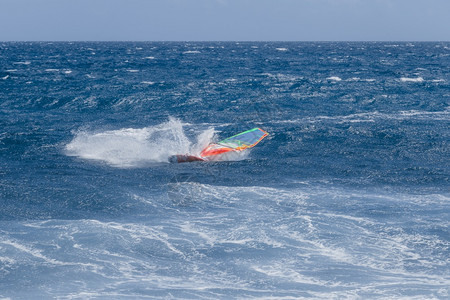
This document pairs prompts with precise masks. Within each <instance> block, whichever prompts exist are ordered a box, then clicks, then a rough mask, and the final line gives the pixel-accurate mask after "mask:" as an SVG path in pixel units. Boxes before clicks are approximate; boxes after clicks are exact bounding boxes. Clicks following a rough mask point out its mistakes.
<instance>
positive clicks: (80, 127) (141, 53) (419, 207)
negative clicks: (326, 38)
mask: <svg viewBox="0 0 450 300" xmlns="http://www.w3.org/2000/svg"><path fill="white" fill-rule="evenodd" d="M449 100H450V43H231V42H222V43H220V42H218V43H131V42H129V43H0V297H5V298H11V299H33V298H36V299H41V298H59V299H74V298H75V299H78V298H94V299H115V298H129V299H135V298H152V299H153V298H164V299H166V298H181V299H199V298H208V299H209V298H220V299H230V298H258V299H259V298H270V299H279V298H280V299H281V298H283V299H293V298H296V299H298V298H300V299H301V298H316V299H331V298H335V299H342V298H345V299H366V298H383V299H386V298H390V299H402V298H403V299H423V298H427V299H448V297H450V289H449V286H450V258H449V257H450V230H449V226H450V195H449V176H450V175H449V174H450V166H449V161H450V155H449V153H450V148H449V141H450V109H449ZM253 127H261V128H263V129H264V130H266V131H268V132H269V133H270V135H269V136H268V137H267V138H266V139H265V140H263V141H262V142H261V143H260V144H259V145H258V146H257V147H255V148H253V149H252V150H251V151H248V152H246V153H242V155H240V156H239V157H235V158H233V159H230V160H227V161H220V162H212V163H197V162H196V163H189V164H170V163H168V157H169V156H170V155H173V154H185V153H193V154H195V153H198V152H199V151H200V150H201V148H202V147H203V146H205V145H207V144H208V143H209V142H211V141H217V140H220V139H223V138H226V137H228V136H230V135H233V134H236V133H238V132H241V131H244V130H247V129H250V128H253Z"/></svg>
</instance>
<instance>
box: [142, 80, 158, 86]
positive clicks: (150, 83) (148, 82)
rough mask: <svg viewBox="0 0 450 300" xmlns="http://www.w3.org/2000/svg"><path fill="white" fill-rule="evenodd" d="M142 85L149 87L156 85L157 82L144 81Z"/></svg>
mask: <svg viewBox="0 0 450 300" xmlns="http://www.w3.org/2000/svg"><path fill="white" fill-rule="evenodd" d="M141 83H143V84H148V85H154V84H155V82H153V81H142V82H141Z"/></svg>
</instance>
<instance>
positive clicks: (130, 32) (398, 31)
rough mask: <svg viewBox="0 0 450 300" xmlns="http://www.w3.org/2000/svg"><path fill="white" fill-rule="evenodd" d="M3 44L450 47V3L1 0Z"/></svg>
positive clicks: (377, 0) (436, 0)
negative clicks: (338, 43) (261, 43)
mask: <svg viewBox="0 0 450 300" xmlns="http://www.w3.org/2000/svg"><path fill="white" fill-rule="evenodd" d="M0 40H1V41H36V40H38V41H223V40H225V41H229V40H232V41H339V40H341V41H342V40H343V41H374V40H375V41H380V40H381V41H392V40H395V41H450V0H0Z"/></svg>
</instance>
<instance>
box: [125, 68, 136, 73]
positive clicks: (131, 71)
mask: <svg viewBox="0 0 450 300" xmlns="http://www.w3.org/2000/svg"><path fill="white" fill-rule="evenodd" d="M127 72H130V73H137V72H139V70H134V69H131V70H127Z"/></svg>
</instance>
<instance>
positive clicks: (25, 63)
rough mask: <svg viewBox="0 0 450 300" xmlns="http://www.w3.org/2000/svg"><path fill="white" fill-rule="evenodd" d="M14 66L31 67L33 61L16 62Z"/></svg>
mask: <svg viewBox="0 0 450 300" xmlns="http://www.w3.org/2000/svg"><path fill="white" fill-rule="evenodd" d="M13 64H15V65H29V64H31V61H18V62H14V63H13Z"/></svg>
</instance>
